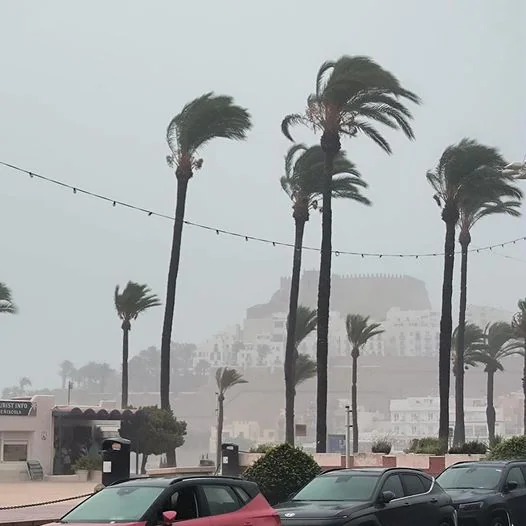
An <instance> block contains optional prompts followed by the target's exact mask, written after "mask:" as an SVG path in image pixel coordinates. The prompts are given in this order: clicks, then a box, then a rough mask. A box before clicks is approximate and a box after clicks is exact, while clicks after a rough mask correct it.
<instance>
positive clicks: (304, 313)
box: [287, 305, 318, 349]
mask: <svg viewBox="0 0 526 526" xmlns="http://www.w3.org/2000/svg"><path fill="white" fill-rule="evenodd" d="M317 324H318V315H317V312H316V309H310V308H309V307H306V306H305V305H298V310H297V312H296V332H295V335H294V344H295V347H296V349H297V348H298V347H299V345H300V344H301V342H302V341H303V340H304V339H305V338H306V337H307V336H308V335H309V334H310V333H311V332H312V331H313V330H315V329H316V326H317ZM287 329H288V322H287Z"/></svg>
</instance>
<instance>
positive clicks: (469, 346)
mask: <svg viewBox="0 0 526 526" xmlns="http://www.w3.org/2000/svg"><path fill="white" fill-rule="evenodd" d="M451 341H452V343H453V348H452V350H451V358H452V361H453V374H456V370H455V367H456V362H457V355H458V327H456V328H455V330H454V331H453V337H452V339H451ZM483 348H484V332H483V330H482V329H481V328H480V327H479V326H478V325H476V324H474V323H468V324H466V329H465V333H464V367H465V368H466V369H467V368H468V367H476V366H477V362H476V361H475V359H474V353H476V352H478V351H480V350H482V349H483Z"/></svg>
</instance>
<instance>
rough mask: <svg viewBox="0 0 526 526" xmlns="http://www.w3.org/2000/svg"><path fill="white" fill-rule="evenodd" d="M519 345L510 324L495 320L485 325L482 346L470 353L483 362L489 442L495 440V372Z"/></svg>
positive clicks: (502, 368) (474, 358)
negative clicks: (485, 375)
mask: <svg viewBox="0 0 526 526" xmlns="http://www.w3.org/2000/svg"><path fill="white" fill-rule="evenodd" d="M520 347H522V344H521V343H520V342H518V341H517V340H516V339H515V333H514V330H513V328H512V326H511V325H510V324H509V323H506V322H495V323H490V324H488V325H487V326H486V328H485V329H484V339H483V345H482V348H481V349H480V350H479V351H475V352H474V353H473V354H472V359H473V361H474V362H476V363H480V364H483V365H484V366H485V368H484V372H485V373H486V374H487V387H486V418H487V421H488V437H489V441H490V443H492V442H493V441H494V440H495V406H494V386H495V373H496V372H497V371H503V370H504V366H503V365H502V360H503V359H504V358H507V357H508V356H511V355H512V354H518V353H519V352H520Z"/></svg>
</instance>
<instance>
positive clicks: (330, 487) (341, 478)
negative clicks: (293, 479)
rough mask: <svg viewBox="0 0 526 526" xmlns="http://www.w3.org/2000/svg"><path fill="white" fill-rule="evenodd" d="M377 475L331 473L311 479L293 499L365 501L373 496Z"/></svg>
mask: <svg viewBox="0 0 526 526" xmlns="http://www.w3.org/2000/svg"><path fill="white" fill-rule="evenodd" d="M379 478H380V477H379V475H373V474H371V475H369V474H367V475H361V474H355V473H348V472H347V473H338V472H335V473H331V474H328V475H321V476H320V477H316V478H315V479H313V480H311V481H310V482H309V483H308V484H307V485H306V486H304V487H303V488H302V489H301V490H300V491H298V493H296V495H295V496H294V497H293V499H292V500H293V501H297V500H301V501H364V500H365V501H367V500H370V499H372V498H373V494H374V490H375V488H376V485H377V484H378V480H379Z"/></svg>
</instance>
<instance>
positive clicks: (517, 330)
mask: <svg viewBox="0 0 526 526" xmlns="http://www.w3.org/2000/svg"><path fill="white" fill-rule="evenodd" d="M517 307H518V308H519V310H518V312H516V313H515V314H514V315H513V319H512V322H511V326H512V328H513V334H514V335H515V337H516V338H522V339H523V340H524V341H526V299H523V300H519V302H518V303H517ZM525 350H526V349H525Z"/></svg>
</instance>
